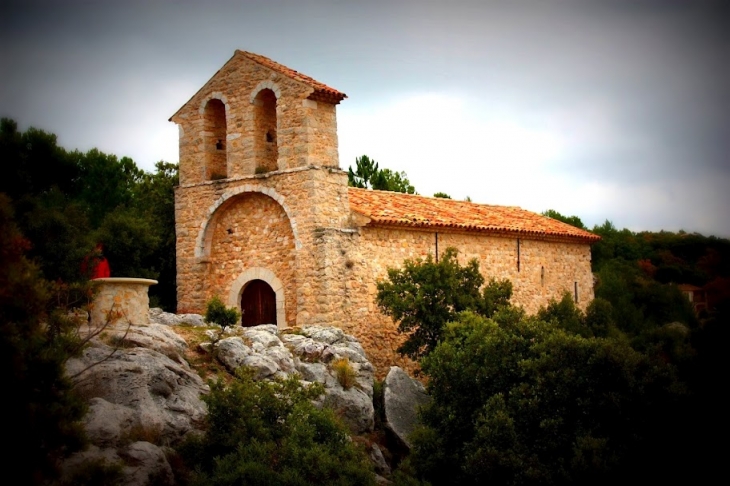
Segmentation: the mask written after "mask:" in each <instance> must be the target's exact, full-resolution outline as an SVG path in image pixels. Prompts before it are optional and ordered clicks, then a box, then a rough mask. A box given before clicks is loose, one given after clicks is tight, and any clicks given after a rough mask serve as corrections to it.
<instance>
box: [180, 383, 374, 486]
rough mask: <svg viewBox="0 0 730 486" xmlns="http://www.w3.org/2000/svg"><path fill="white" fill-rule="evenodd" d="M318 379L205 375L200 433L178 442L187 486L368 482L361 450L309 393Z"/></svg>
mask: <svg viewBox="0 0 730 486" xmlns="http://www.w3.org/2000/svg"><path fill="white" fill-rule="evenodd" d="M322 391H323V390H322V387H321V385H312V386H310V387H306V388H305V387H304V386H303V385H302V384H301V383H300V382H299V381H298V380H297V379H296V378H293V377H292V378H290V379H288V380H277V381H271V382H269V381H254V380H253V378H252V375H251V373H250V371H249V372H245V371H243V372H239V373H238V376H237V379H236V380H235V381H233V382H232V383H231V384H230V385H229V386H228V387H226V386H225V385H224V384H223V383H222V382H220V381H219V382H211V391H210V394H209V395H207V396H205V397H204V400H205V402H206V403H207V404H208V416H207V419H206V420H207V431H206V433H205V435H203V436H198V437H194V438H190V439H189V440H188V441H187V442H186V443H185V444H183V446H182V447H181V448H180V455H181V457H182V458H183V462H184V464H186V466H187V468H189V469H188V470H187V471H182V474H180V473H181V472H180V471H178V472H177V473H178V476H179V478H178V479H180V478H183V479H184V478H185V477H187V480H185V481H184V482H186V483H188V484H190V485H234V484H246V485H267V486H268V485H308V484H328V485H372V484H374V478H375V477H374V474H373V472H372V467H371V465H370V464H369V462H368V460H367V458H366V456H365V454H364V453H363V452H362V451H361V450H358V449H357V448H356V446H355V444H354V443H353V442H352V441H351V440H350V439H349V437H348V435H347V433H346V429H345V428H344V426H343V425H342V424H341V423H340V422H339V421H338V420H337V419H336V418H335V416H334V414H333V412H332V411H331V410H329V409H322V410H319V409H317V408H315V407H314V405H312V403H311V400H312V399H313V398H315V397H317V396H319V395H320V394H321V393H322Z"/></svg>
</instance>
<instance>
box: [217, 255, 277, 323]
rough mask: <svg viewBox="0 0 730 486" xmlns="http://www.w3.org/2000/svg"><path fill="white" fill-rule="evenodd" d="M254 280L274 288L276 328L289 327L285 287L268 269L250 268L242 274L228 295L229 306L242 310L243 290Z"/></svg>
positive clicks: (234, 282)
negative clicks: (261, 281)
mask: <svg viewBox="0 0 730 486" xmlns="http://www.w3.org/2000/svg"><path fill="white" fill-rule="evenodd" d="M253 280H263V281H264V282H266V283H267V284H269V286H270V287H271V288H272V290H273V291H274V293H275V294H276V326H277V327H278V328H279V329H283V328H285V327H287V323H286V308H285V302H286V299H285V295H284V285H283V284H282V282H281V280H279V278H278V277H277V276H276V275H275V274H274V272H272V271H271V270H269V269H268V268H263V267H255V268H249V269H247V270H246V271H244V272H243V273H242V274H240V275H239V276H238V277H237V278H236V279H235V280H234V281H233V283H232V284H231V291H230V292H229V293H228V306H229V307H236V308H237V309H240V307H241V296H242V294H243V290H244V289H245V288H246V285H247V284H248V283H249V282H251V281H253Z"/></svg>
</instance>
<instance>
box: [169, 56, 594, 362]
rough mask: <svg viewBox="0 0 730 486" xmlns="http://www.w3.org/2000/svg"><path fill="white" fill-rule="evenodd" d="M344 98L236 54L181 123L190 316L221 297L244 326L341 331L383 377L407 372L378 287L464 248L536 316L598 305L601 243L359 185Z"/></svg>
mask: <svg viewBox="0 0 730 486" xmlns="http://www.w3.org/2000/svg"><path fill="white" fill-rule="evenodd" d="M345 98H346V95H345V94H344V93H341V92H340V91H337V90H336V89H333V88H331V87H329V86H327V85H325V84H322V83H320V82H318V81H315V80H314V79H312V78H310V77H308V76H305V75H303V74H301V73H299V72H297V71H295V70H293V69H290V68H288V67H285V66H283V65H281V64H278V63H276V62H274V61H272V60H271V59H268V58H266V57H263V56H260V55H258V54H253V53H250V52H245V51H240V50H237V51H236V52H235V53H234V54H233V57H231V59H230V60H229V61H228V62H227V63H226V64H225V65H224V66H223V67H222V68H221V69H220V70H219V71H218V72H217V73H215V74H214V75H213V77H212V78H211V79H210V80H209V81H208V82H207V83H206V84H205V85H204V86H203V87H202V88H201V89H200V90H199V91H198V92H197V93H195V95H193V97H192V98H191V99H190V100H189V101H188V102H187V103H185V105H183V106H182V107H181V108H180V109H179V110H178V111H177V113H175V114H174V115H173V116H172V117H171V118H170V121H172V122H174V123H176V124H177V125H178V128H179V133H180V163H179V169H180V185H179V186H178V187H177V188H176V191H175V221H176V223H175V224H176V237H177V294H178V312H196V313H203V312H204V310H205V305H206V302H207V301H208V300H209V299H210V298H211V297H213V296H214V295H218V296H220V297H221V298H222V300H223V301H224V302H225V303H226V304H227V305H228V306H235V307H238V308H239V309H241V311H242V313H243V316H242V324H243V325H245V326H247V325H256V324H262V323H275V324H276V325H277V326H278V327H279V328H286V327H291V326H302V325H313V324H321V325H331V326H336V327H339V328H341V329H343V330H344V331H345V332H347V333H349V334H352V335H354V336H356V337H357V338H358V339H359V340H360V342H361V343H362V345H363V347H364V348H365V351H366V352H367V353H368V356H369V357H370V359H371V361H372V362H373V364H375V365H376V367H378V373H379V374H382V373H384V372H385V371H387V366H389V365H395V364H398V365H401V366H408V363H406V362H405V360H404V359H403V358H401V357H400V356H399V355H398V354H397V352H396V349H397V348H398V346H399V345H400V343H401V342H402V336H401V335H399V334H398V333H397V330H396V327H397V326H396V324H394V323H393V322H392V320H391V319H390V318H389V317H386V316H384V315H383V314H381V313H380V312H379V311H378V309H377V306H376V305H375V300H374V299H375V294H376V283H377V282H378V280H379V279H383V278H384V277H385V276H386V275H387V273H386V272H387V268H388V267H398V266H400V265H401V264H402V262H403V260H405V259H416V258H419V257H425V256H426V255H428V254H433V255H438V253H439V252H443V250H444V249H446V248H447V247H450V246H453V247H455V248H457V249H458V250H459V258H460V260H462V262H465V261H467V260H469V259H471V258H476V259H477V260H478V261H479V264H480V268H481V269H482V271H483V272H484V273H485V277H486V278H487V279H488V278H490V277H496V278H508V279H510V280H511V281H512V284H513V287H514V294H513V299H512V300H513V302H514V303H516V304H519V305H522V306H523V307H524V308H525V309H526V310H527V311H528V312H535V311H536V310H537V309H538V308H539V307H540V306H541V305H544V304H546V303H547V302H548V300H549V299H551V298H555V299H559V298H560V297H561V296H562V294H563V293H564V292H565V291H569V292H570V293H571V295H573V297H574V299H575V301H576V302H577V303H578V305H579V306H580V307H582V308H585V306H586V305H587V303H588V302H589V301H590V300H591V299H593V277H592V274H591V264H590V258H591V252H590V245H591V243H593V242H595V241H597V240H598V239H599V237H598V236H596V235H594V234H592V233H589V232H587V231H583V230H580V229H578V228H574V227H573V226H570V225H567V224H564V223H562V222H559V221H556V220H554V219H551V218H547V217H545V216H541V215H539V214H536V213H532V212H530V211H526V210H523V209H520V208H517V207H507V206H493V205H483V204H475V203H471V202H464V201H455V200H450V199H437V198H431V197H424V196H418V195H409V194H401V193H392V192H384V191H372V190H364V189H357V188H352V187H348V185H347V173H346V172H345V171H343V170H341V169H340V165H339V158H338V150H337V118H336V107H337V105H338V104H339V103H340V102H341V101H342V100H344V99H345Z"/></svg>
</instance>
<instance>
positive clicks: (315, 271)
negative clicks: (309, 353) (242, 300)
mask: <svg viewBox="0 0 730 486" xmlns="http://www.w3.org/2000/svg"><path fill="white" fill-rule="evenodd" d="M348 216H349V208H348V201H347V174H346V173H345V172H343V171H340V170H336V169H325V168H314V167H306V168H298V169H289V170H287V171H276V172H270V173H266V174H261V175H256V176H250V177H244V178H238V179H227V180H221V181H210V182H203V183H199V184H195V185H188V186H179V187H178V188H177V189H176V191H175V221H176V225H175V226H176V236H177V245H176V248H177V287H178V311H179V312H202V311H203V310H204V307H205V302H206V301H207V299H208V298H209V297H210V296H211V295H213V294H216V293H217V294H219V295H221V296H222V297H224V296H226V295H228V294H229V292H230V287H231V285H232V282H233V281H234V280H235V279H236V278H237V277H238V276H239V275H238V273H237V272H242V271H244V270H245V267H246V265H249V264H251V265H253V264H254V263H255V264H256V265H257V266H259V267H263V268H269V267H270V268H271V269H272V271H274V270H276V271H283V272H284V276H286V278H289V276H291V278H292V279H293V282H294V283H287V282H285V277H284V276H281V275H278V274H277V277H278V278H279V279H281V280H282V282H283V283H284V284H285V288H286V289H289V290H288V292H291V294H292V295H291V296H289V295H287V297H286V301H287V302H289V301H290V300H289V299H292V300H291V302H293V303H294V304H293V305H294V307H295V308H296V309H298V311H297V312H291V313H290V312H289V311H287V323H279V325H282V326H283V325H287V324H288V325H294V324H297V325H303V324H314V323H323V322H331V318H330V316H329V314H330V312H329V308H328V306H327V304H326V302H325V301H324V299H321V298H320V299H319V300H318V298H317V296H321V295H322V294H323V293H326V288H327V286H328V285H329V284H328V283H327V282H326V276H327V275H328V273H329V270H328V268H327V265H324V264H323V262H324V261H325V260H323V258H326V255H325V254H326V253H327V250H326V248H324V247H325V246H326V245H325V244H324V242H322V240H321V238H320V235H321V234H322V232H323V231H327V228H342V227H343V225H345V224H346V222H347V220H348ZM287 226H288V228H289V229H285V228H286V227H287ZM229 229H231V230H232V232H231V233H228V230H229ZM265 231H266V232H268V233H266V235H264V233H263V232H265ZM234 235H235V237H234ZM243 241H250V242H251V245H250V246H245V247H244V246H242V245H240V244H239V243H241V242H243ZM282 245H283V249H282V248H280V247H281V246H282ZM254 247H255V248H254ZM221 258H224V259H223V260H221ZM292 272H293V273H292ZM274 273H276V272H274ZM287 307H289V306H288V305H287Z"/></svg>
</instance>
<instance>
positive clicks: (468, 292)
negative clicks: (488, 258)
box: [376, 248, 512, 360]
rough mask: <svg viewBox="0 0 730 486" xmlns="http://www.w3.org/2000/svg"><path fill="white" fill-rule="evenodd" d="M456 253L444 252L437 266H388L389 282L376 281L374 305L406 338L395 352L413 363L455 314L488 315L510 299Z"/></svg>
mask: <svg viewBox="0 0 730 486" xmlns="http://www.w3.org/2000/svg"><path fill="white" fill-rule="evenodd" d="M457 254H458V252H457V250H456V249H455V248H447V249H446V251H445V252H444V254H443V255H442V256H441V258H440V259H439V261H438V262H435V261H434V259H433V257H432V256H431V255H428V256H427V257H426V259H425V260H423V259H418V260H415V261H414V260H406V261H405V262H403V267H402V268H400V269H394V268H389V269H388V279H387V280H384V281H382V282H378V285H377V288H378V293H377V296H376V302H377V304H378V306H379V307H380V310H381V311H382V312H383V313H384V314H385V315H388V316H391V317H392V318H393V320H394V321H395V322H397V323H398V331H399V332H401V333H405V334H408V337H407V339H406V340H405V342H404V343H403V344H402V345H401V346H400V348H399V349H398V352H399V353H401V354H403V355H406V356H408V357H410V358H412V359H416V360H417V359H419V358H421V357H422V356H425V355H427V354H428V353H429V352H430V351H431V350H432V349H433V348H434V347H435V346H436V344H438V341H439V340H440V338H441V335H442V333H443V329H444V326H445V325H446V323H447V322H449V321H452V320H454V319H455V317H456V315H457V314H458V313H459V312H462V311H465V310H471V311H474V312H479V313H483V314H485V315H490V314H492V313H494V312H496V310H497V309H499V307H500V306H501V305H503V304H504V303H505V302H507V301H509V298H510V297H511V295H512V286H511V284H509V282H504V281H495V280H492V281H490V283H489V285H487V286H486V287H485V288H484V289H483V290H482V289H481V287H482V285H483V284H484V277H483V276H482V274H481V273H480V272H479V263H478V262H477V261H476V259H472V260H470V261H469V262H468V263H467V264H466V265H465V266H462V265H461V264H459V261H458V259H457Z"/></svg>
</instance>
